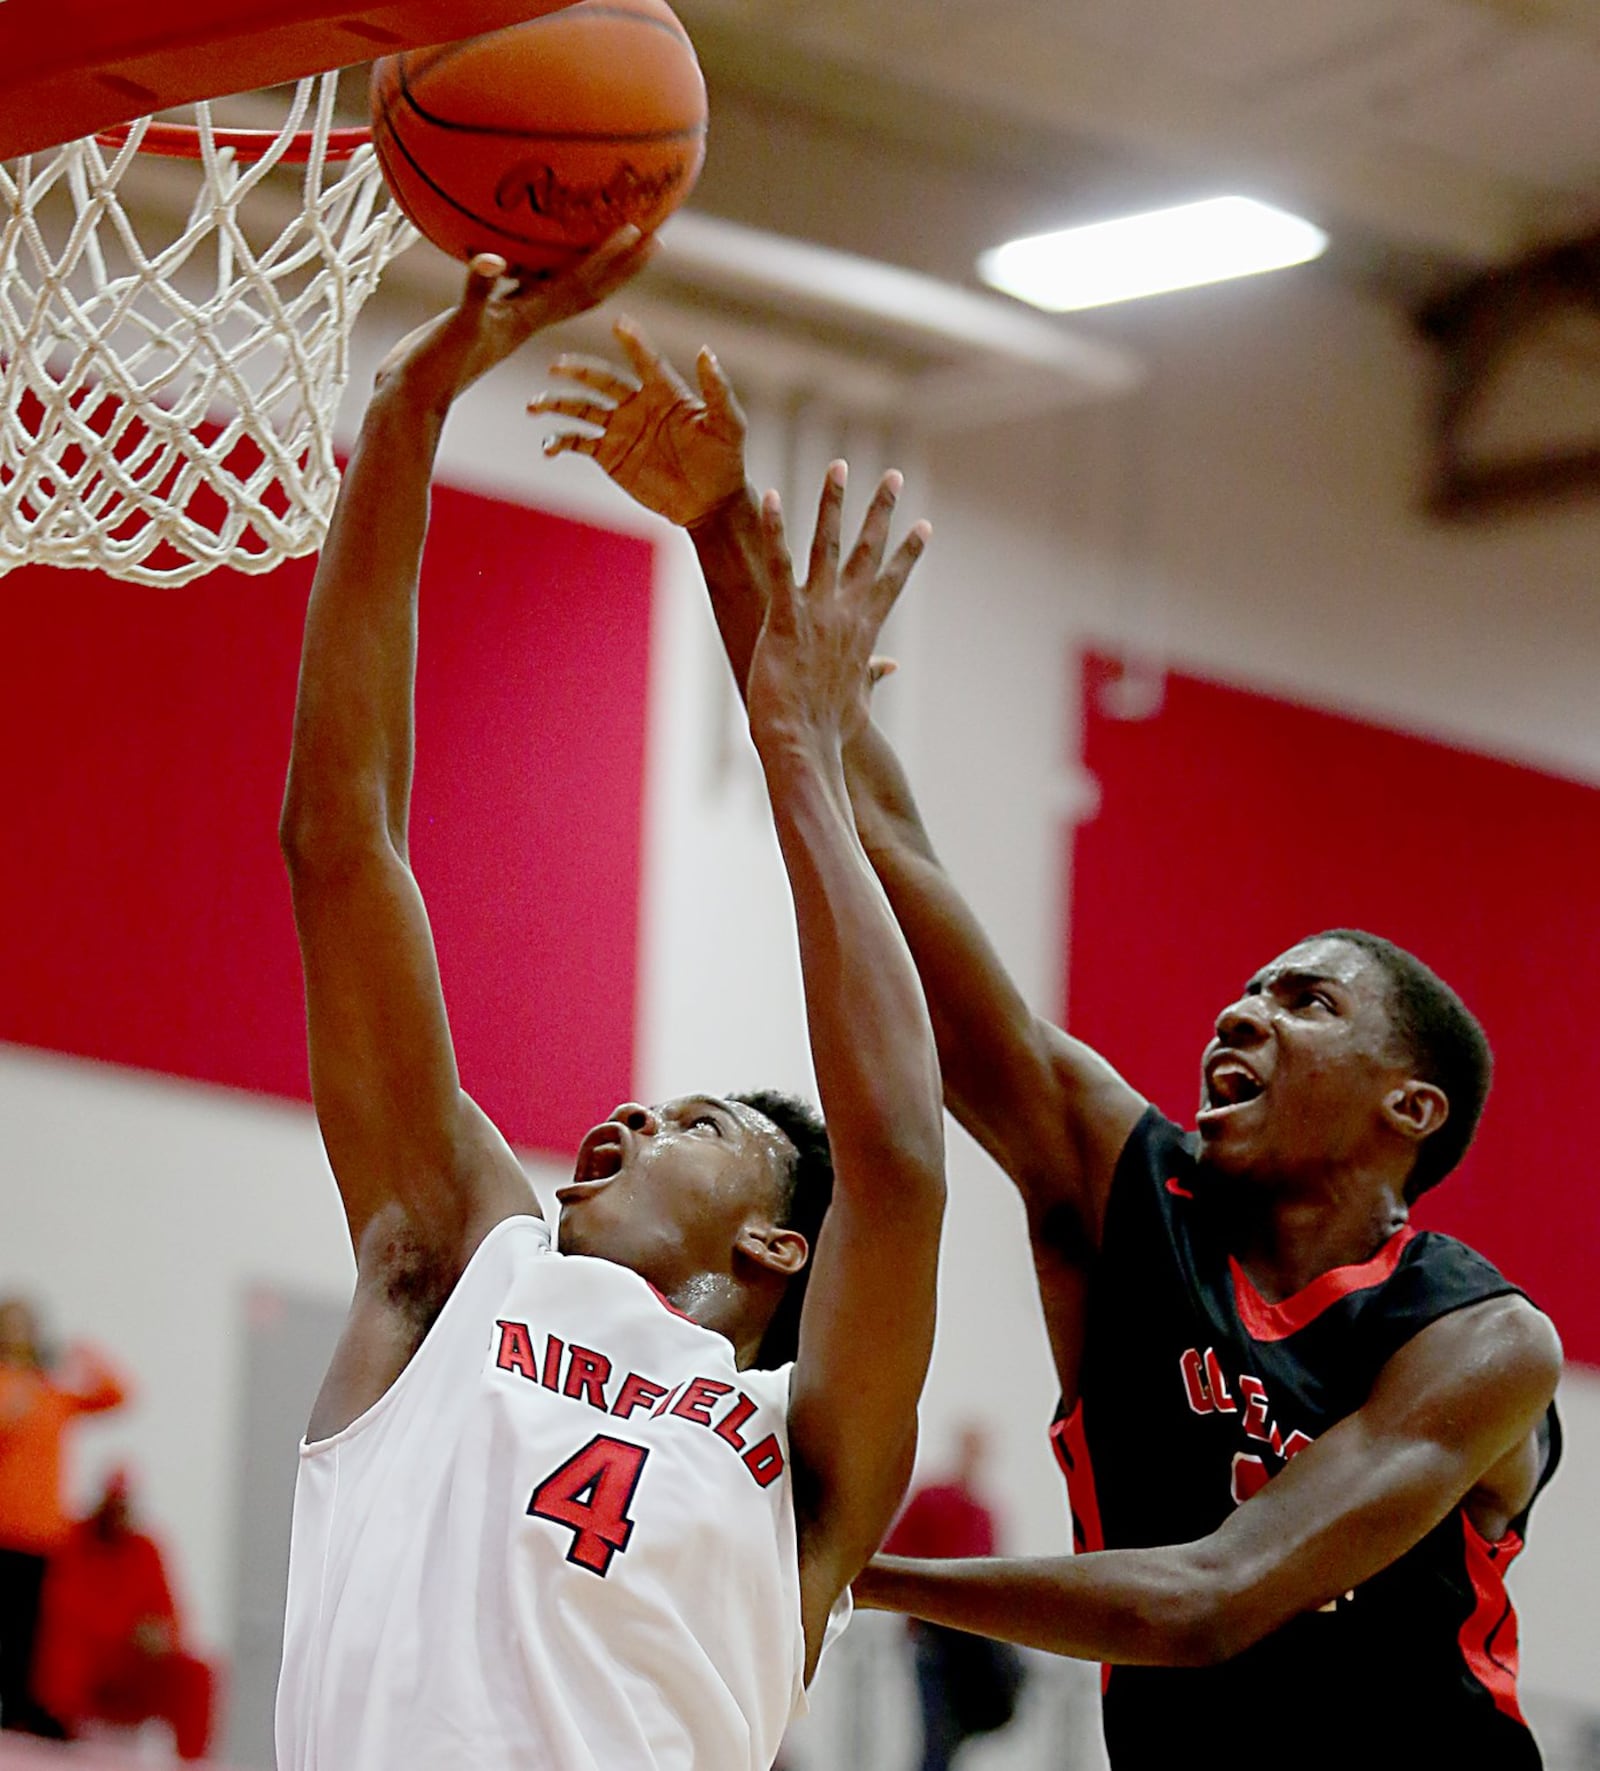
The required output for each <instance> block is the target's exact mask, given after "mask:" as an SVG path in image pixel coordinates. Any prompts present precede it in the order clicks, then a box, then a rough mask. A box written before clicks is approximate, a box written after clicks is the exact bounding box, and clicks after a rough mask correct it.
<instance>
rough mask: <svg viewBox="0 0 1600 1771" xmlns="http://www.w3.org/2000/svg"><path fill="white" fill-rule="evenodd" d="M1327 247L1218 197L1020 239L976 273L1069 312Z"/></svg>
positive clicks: (1265, 267) (1248, 205) (1298, 224)
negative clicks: (1176, 207)
mask: <svg viewBox="0 0 1600 1771" xmlns="http://www.w3.org/2000/svg"><path fill="white" fill-rule="evenodd" d="M1327 244H1328V236H1327V235H1326V234H1325V233H1323V231H1322V229H1321V228H1317V227H1313V226H1312V225H1311V223H1310V222H1309V221H1302V220H1301V219H1300V217H1299V216H1298V215H1290V214H1288V213H1287V212H1286V211H1285V210H1282V209H1274V208H1273V207H1272V206H1271V205H1270V204H1268V203H1257V202H1256V201H1255V200H1254V199H1253V198H1251V197H1212V198H1210V199H1209V200H1208V201H1206V202H1204V203H1186V204H1184V205H1183V206H1182V207H1181V208H1178V209H1157V210H1154V211H1152V212H1151V213H1150V214H1148V215H1130V216H1127V217H1125V218H1124V219H1123V220H1121V221H1102V222H1097V223H1095V224H1094V225H1093V226H1091V227H1081V228H1066V229H1064V230H1063V231H1062V232H1060V233H1055V234H1038V235H1035V236H1034V237H1033V238H1032V239H1028V240H1012V241H1011V242H1010V243H1009V244H1007V245H1005V246H996V247H995V248H994V249H993V250H992V251H990V252H985V253H984V254H983V255H982V256H981V257H980V258H979V260H978V275H979V276H980V277H982V278H983V280H984V282H986V283H988V284H990V285H991V286H992V287H994V288H996V289H1003V290H1004V291H1005V292H1006V293H1007V294H1008V295H1015V296H1017V297H1019V298H1020V299H1021V300H1023V301H1028V302H1032V303H1033V305H1034V306H1035V307H1042V308H1047V309H1049V311H1050V312H1051V313H1057V314H1064V313H1070V312H1075V311H1076V310H1077V309H1079V308H1086V307H1104V306H1106V305H1107V304H1108V303H1110V302H1113V301H1135V300H1137V299H1138V298H1139V297H1140V296H1143V295H1163V294H1165V293H1166V292H1167V291H1168V290H1172V289H1194V288H1197V287H1199V286H1200V285H1201V284H1202V283H1223V282H1226V281H1227V280H1228V279H1229V278H1230V277H1253V276H1255V275H1256V274H1257V273H1258V272H1261V271H1277V270H1283V269H1284V268H1285V267H1286V266H1288V265H1292V264H1305V263H1306V262H1307V261H1308V260H1310V259H1313V258H1317V257H1319V256H1320V255H1321V254H1322V252H1323V250H1324V249H1325V248H1326V246H1327Z"/></svg>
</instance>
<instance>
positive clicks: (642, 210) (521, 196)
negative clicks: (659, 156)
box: [494, 161, 688, 236]
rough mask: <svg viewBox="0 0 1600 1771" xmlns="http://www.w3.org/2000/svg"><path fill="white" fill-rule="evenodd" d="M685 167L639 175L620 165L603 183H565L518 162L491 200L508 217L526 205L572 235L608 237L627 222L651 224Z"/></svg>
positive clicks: (548, 170) (545, 169)
mask: <svg viewBox="0 0 1600 1771" xmlns="http://www.w3.org/2000/svg"><path fill="white" fill-rule="evenodd" d="M687 170H688V168H687V167H685V166H683V165H678V166H669V167H667V168H665V169H664V170H663V171H660V172H641V171H640V170H639V169H638V167H636V166H632V165H630V164H629V163H628V162H627V161H624V162H623V163H622V164H621V165H620V166H618V167H617V168H616V169H615V171H613V172H612V173H611V175H610V176H609V177H608V178H607V179H606V180H605V182H604V183H603V184H567V183H565V182H563V180H562V178H561V176H560V174H559V173H558V172H557V171H556V169H555V168H554V167H553V166H548V165H545V164H543V163H542V162H539V161H523V162H522V163H521V164H520V165H516V166H513V167H511V168H510V170H509V171H507V172H506V173H505V174H504V175H503V177H502V178H501V180H500V182H499V184H497V185H496V186H495V192H494V200H495V202H496V203H497V204H498V205H499V207H500V208H501V209H503V210H504V211H505V212H506V213H507V214H508V215H509V214H512V213H513V212H515V211H516V210H518V209H520V208H521V207H522V206H523V205H526V206H527V208H528V209H529V210H531V211H532V213H533V214H535V215H539V216H543V217H544V218H545V219H546V220H548V221H553V222H555V223H556V224H557V225H558V226H559V227H561V228H564V229H566V230H568V231H569V232H572V233H574V234H577V233H592V234H594V235H596V236H599V235H602V234H605V233H609V232H610V231H611V230H612V229H613V228H618V227H621V226H623V225H624V224H625V223H627V222H635V223H639V224H643V223H646V222H650V221H653V220H654V219H655V217H656V215H657V212H658V211H659V210H660V208H661V207H662V205H663V204H667V203H670V201H671V198H672V196H673V194H674V193H675V192H676V191H677V189H678V187H679V186H680V185H681V184H682V183H683V182H684V178H685V175H686V173H687Z"/></svg>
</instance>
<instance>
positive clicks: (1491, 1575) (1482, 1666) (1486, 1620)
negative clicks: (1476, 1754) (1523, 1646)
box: [1456, 1512, 1527, 1727]
mask: <svg viewBox="0 0 1600 1771" xmlns="http://www.w3.org/2000/svg"><path fill="white" fill-rule="evenodd" d="M1461 1529H1462V1533H1463V1535H1464V1536H1465V1538H1466V1540H1467V1575H1468V1578H1469V1579H1470V1580H1471V1582H1472V1592H1473V1596H1474V1598H1475V1599H1476V1601H1477V1603H1476V1604H1475V1605H1474V1606H1473V1610H1472V1615H1471V1616H1470V1617H1469V1618H1468V1619H1467V1621H1466V1622H1465V1623H1464V1624H1462V1626H1461V1634H1460V1635H1459V1636H1458V1637H1457V1638H1456V1639H1457V1641H1458V1642H1459V1643H1460V1646H1461V1657H1462V1659H1463V1660H1465V1661H1466V1663H1467V1670H1468V1671H1469V1672H1470V1673H1471V1674H1472V1676H1473V1678H1475V1679H1476V1680H1477V1681H1478V1683H1479V1684H1480V1685H1482V1686H1483V1688H1484V1689H1485V1690H1486V1691H1487V1692H1488V1693H1489V1695H1490V1696H1491V1697H1492V1698H1493V1699H1494V1707H1495V1708H1496V1709H1497V1710H1499V1711H1500V1712H1501V1713H1502V1714H1504V1715H1507V1716H1510V1718H1511V1719H1512V1721H1513V1722H1522V1720H1523V1717H1522V1710H1521V1708H1520V1707H1519V1705H1518V1703H1517V1614H1516V1612H1515V1611H1514V1610H1513V1609H1512V1606H1511V1597H1510V1595H1509V1594H1508V1593H1507V1592H1506V1580H1505V1571H1506V1569H1507V1568H1508V1567H1509V1566H1510V1565H1511V1563H1512V1561H1513V1560H1514V1559H1515V1558H1516V1556H1517V1554H1518V1553H1519V1552H1520V1550H1521V1549H1522V1539H1521V1538H1520V1537H1518V1536H1517V1534H1516V1532H1514V1531H1511V1532H1507V1534H1506V1535H1505V1536H1504V1537H1502V1538H1501V1539H1500V1541H1499V1542H1498V1543H1490V1542H1489V1541H1488V1540H1487V1538H1485V1537H1484V1536H1483V1535H1482V1534H1481V1533H1480V1532H1479V1531H1478V1530H1477V1529H1476V1528H1475V1527H1474V1525H1473V1523H1472V1521H1471V1520H1470V1519H1469V1518H1468V1517H1467V1515H1466V1513H1465V1512H1463V1513H1462V1515H1461ZM1526 1725H1527V1724H1526V1723H1525V1722H1524V1723H1523V1726H1524V1727H1526Z"/></svg>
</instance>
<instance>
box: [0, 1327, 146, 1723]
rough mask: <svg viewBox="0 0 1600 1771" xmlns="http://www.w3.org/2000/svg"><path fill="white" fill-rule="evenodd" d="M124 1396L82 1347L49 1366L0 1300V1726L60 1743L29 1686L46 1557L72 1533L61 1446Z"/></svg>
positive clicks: (107, 1369) (30, 1332) (32, 1330)
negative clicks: (85, 1418) (84, 1419)
mask: <svg viewBox="0 0 1600 1771" xmlns="http://www.w3.org/2000/svg"><path fill="white" fill-rule="evenodd" d="M125 1395H126V1391H125V1389H124V1387H123V1384H122V1381H121V1379H120V1378H119V1377H118V1376H117V1375H116V1374H115V1373H114V1372H113V1370H112V1368H111V1366H110V1365H109V1364H108V1363H107V1362H106V1361H105V1360H104V1359H103V1358H101V1357H100V1355H99V1354H98V1353H95V1352H93V1351H92V1350H90V1349H89V1348H87V1347H81V1346H79V1347H73V1348H70V1349H69V1350H68V1352H67V1354H66V1356H65V1357H64V1358H62V1359H61V1360H59V1361H52V1360H51V1359H49V1358H48V1357H47V1356H46V1354H45V1352H44V1350H43V1348H42V1346H41V1344H40V1339H39V1325H38V1320H37V1318H36V1317H35V1315H34V1312H33V1308H32V1306H31V1305H29V1304H28V1303H26V1302H25V1301H24V1300H23V1299H21V1298H15V1297H13V1298H4V1299H0V1728H11V1729H20V1730H22V1731H23V1732H26V1733H30V1734H46V1735H50V1736H52V1737H59V1735H60V1732H61V1730H60V1728H59V1727H58V1726H57V1725H56V1723H55V1722H54V1720H53V1718H52V1717H51V1716H50V1715H49V1713H48V1711H46V1710H45V1709H43V1708H41V1707H40V1705H39V1704H38V1702H37V1701H36V1700H35V1698H34V1695H33V1693H32V1691H31V1690H30V1686H29V1677H28V1674H29V1668H30V1666H31V1664H32V1660H33V1643H34V1632H35V1629H36V1627H37V1624H38V1615H39V1591H40V1587H41V1585H42V1583H43V1581H44V1574H45V1565H46V1561H47V1559H48V1558H49V1557H50V1556H51V1555H52V1554H54V1552H55V1551H56V1550H58V1549H59V1548H60V1547H61V1545H62V1544H63V1543H64V1542H65V1541H66V1538H67V1536H68V1534H69V1533H70V1531H71V1529H72V1522H71V1520H70V1519H69V1518H68V1516H67V1511H66V1507H65V1504H64V1502H63V1496H62V1488H63V1484H62V1453H63V1446H62V1441H63V1439H64V1438H65V1436H66V1430H67V1427H68V1425H69V1424H70V1423H71V1422H72V1421H73V1420H74V1419H76V1417H77V1416H78V1415H80V1414H90V1413H93V1412H95V1411H96V1410H99V1409H105V1408H116V1407H118V1406H119V1405H120V1404H121V1403H122V1401H123V1399H124V1397H125Z"/></svg>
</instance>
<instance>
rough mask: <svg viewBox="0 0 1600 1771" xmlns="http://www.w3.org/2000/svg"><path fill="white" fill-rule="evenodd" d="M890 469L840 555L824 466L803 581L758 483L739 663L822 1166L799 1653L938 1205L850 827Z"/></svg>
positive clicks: (926, 1029)
mask: <svg viewBox="0 0 1600 1771" xmlns="http://www.w3.org/2000/svg"><path fill="white" fill-rule="evenodd" d="M896 488H897V476H894V477H891V478H889V479H887V480H885V482H884V483H883V484H882V485H880V487H879V489H878V493H877V496H876V497H875V498H874V500H873V503H872V507H871V509H870V511H869V512H868V515H867V518H866V522H865V524H864V526H863V529H862V533H861V539H860V541H859V542H858V544H857V546H856V547H855V549H854V550H853V552H852V553H851V555H850V558H849V560H848V562H847V563H846V564H845V565H844V567H843V568H842V570H841V568H840V564H839V521H840V509H841V506H842V503H843V499H844V464H843V463H842V462H836V463H835V464H834V466H833V467H832V468H830V469H829V472H828V478H827V481H826V484H825V487H824V490H823V495H822V508H821V514H820V516H819V518H818V523H817V530H816V539H815V541H814V543H813V546H812V552H811V560H810V567H809V570H808V572H807V575H806V581H805V585H804V587H803V589H802V588H799V587H797V586H796V585H795V583H794V579H793V575H792V569H791V566H790V561H789V555H788V551H787V548H786V546H785V543H784V539H783V529H782V520H781V516H780V513H779V511H778V506H777V495H776V494H775V493H774V494H769V498H768V503H767V506H766V509H765V511H764V521H763V529H764V540H765V552H764V561H763V570H764V572H765V574H766V576H767V579H768V583H769V585H770V589H771V595H770V602H769V604H768V607H767V611H766V620H765V624H764V626H763V628H762V631H761V634H760V637H759V639H758V641H757V643H756V647H755V651H754V657H753V662H752V665H751V672H750V697H749V700H750V731H751V735H752V737H753V738H754V739H755V743H756V749H757V751H758V753H759V755H760V758H761V765H762V769H763V771H764V772H765V775H766V781H767V789H768V793H769V795H770V797H771V801H772V812H773V818H774V821H775V823H776V826H777V832H778V842H779V845H780V847H781V848H782V851H783V859H784V865H785V867H786V868H787V870H788V875H789V885H790V890H791V893H792V895H793V898H794V908H795V923H796V927H797V930H798V934H799V941H800V960H801V969H802V972H803V975H804V980H805V999H806V1020H807V1025H808V1028H809V1031H810V1036H811V1052H812V1060H813V1063H814V1065H815V1068H816V1074H817V1086H818V1090H819V1092H820V1094H821V1097H822V1107H823V1113H824V1116H825V1118H826V1120H827V1125H828V1139H829V1143H830V1145H831V1148H832V1152H833V1167H834V1184H833V1202H832V1204H831V1205H830V1207H829V1209H828V1215H827V1217H826V1219H825V1220H824V1223H823V1227H822V1231H821V1234H820V1235H819V1237H818V1238H817V1246H816V1248H815V1249H814V1250H813V1251H812V1254H811V1263H812V1266H811V1277H810V1281H809V1284H808V1287H807V1291H806V1299H805V1305H804V1308H803V1310H802V1312H801V1318H800V1347H799V1354H798V1356H797V1358H796V1361H795V1370H794V1376H793V1380H792V1386H791V1391H790V1403H789V1438H790V1446H791V1450H792V1453H793V1456H794V1459H795V1466H796V1472H797V1473H796V1489H795V1492H796V1497H797V1505H798V1508H799V1513H800V1518H799V1530H800V1544H801V1595H802V1607H803V1614H804V1617H805V1622H806V1636H807V1642H808V1644H809V1648H810V1654H811V1659H812V1662H813V1663H814V1661H815V1657H816V1655H817V1653H818V1652H819V1651H820V1648H821V1642H822V1634H823V1629H824V1626H825V1624H826V1621H827V1616H828V1612H829V1609H830V1608H831V1606H832V1605H833V1602H834V1600H835V1599H836V1598H837V1597H838V1595H839V1594H840V1593H841V1592H842V1591H843V1590H844V1588H845V1587H846V1586H847V1585H848V1584H849V1582H850V1581H851V1580H852V1579H853V1578H854V1576H855V1575H856V1573H857V1572H858V1571H859V1570H860V1568H861V1567H862V1566H863V1565H864V1563H865V1562H866V1559H867V1558H868V1557H869V1556H870V1555H871V1554H872V1552H873V1550H874V1549H875V1548H876V1547H877V1546H878V1544H879V1543H880V1542H881V1541H882V1539H883V1534H884V1533H885V1531H887V1530H888V1527H889V1524H890V1521H891V1520H892V1519H893V1517H894V1513H895V1509H896V1507H897V1506H898V1505H899V1502H900V1498H901V1496H902V1495H903V1494H904V1492H905V1485H906V1481H907V1479H908V1478H909V1476H910V1474H911V1465H912V1460H913V1456H914V1453H915V1449H916V1433H917V1400H918V1397H919V1396H920V1395H921V1392H922V1384H923V1380H924V1378H925V1377H926V1375H927V1369H928V1357H929V1354H930V1352H931V1350H932V1346H933V1317H934V1294H935V1289H936V1285H937V1280H938V1265H939V1227H940V1221H941V1218H942V1216H943V1211H944V1134H943V1112H942V1109H941V1106H940V1099H939V1070H938V1064H937V1061H936V1059H935V1056H934V1047H933V1031H932V1028H931V1026H930V1025H929V1021H928V1013H927V1008H926V1006H925V1004H924V1002H923V999H922V991H921V989H920V987H919V985H918V983H917V974H916V970H915V968H914V967H913V965H912V963H911V955H910V953H909V952H908V951H907V949H906V945H905V942H904V940H903V939H902V937H901V934H900V931H899V929H898V927H897V926H896V924H895V920H894V915H893V913H892V911H891V910H890V908H889V905H888V902H887V901H886V899H885V897H884V894H883V890H882V888H881V887H880V886H879V884H878V882H877V880H876V879H875V878H874V877H873V873H872V868H871V866H870V865H869V864H868V861H867V858H866V855H865V854H864V853H863V851H862V849H861V845H860V843H859V841H858V840H857V837H856V832H855V825H854V821H853V819H852V818H851V814H850V801H849V795H848V792H847V790H846V787H845V779H844V764H843V759H842V749H843V745H844V743H845V742H846V740H847V739H848V737H849V735H850V732H851V731H852V730H853V729H854V728H855V727H856V726H858V725H859V724H860V722H861V721H862V720H864V718H865V717H866V697H867V673H868V663H869V659H870V655H871V649H872V643H873V640H874V638H875V637H876V634H877V631H878V628H879V626H880V625H881V624H882V621H883V618H884V616H885V615H886V614H887V613H888V611H889V608H890V606H891V605H892V604H893V602H894V600H895V597H896V596H897V595H898V594H899V591H900V588H901V586H902V585H903V584H904V582H905V579H906V576H907V574H908V573H909V572H910V570H911V567H912V565H913V564H914V563H915V561H916V559H917V557H918V555H919V554H920V553H921V551H922V547H923V544H924V541H925V540H926V535H927V531H926V528H925V527H924V526H921V525H919V526H918V527H917V528H914V529H913V530H912V531H911V534H910V535H909V536H908V537H907V539H906V540H905V541H904V542H903V543H902V544H901V546H900V548H899V550H898V551H897V552H896V554H895V556H894V557H893V559H891V560H890V561H889V562H888V564H887V565H884V563H883V562H884V553H885V547H886V543H887V540H888V533H889V523H890V518H891V516H892V513H893V510H894V502H895V492H896Z"/></svg>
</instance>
